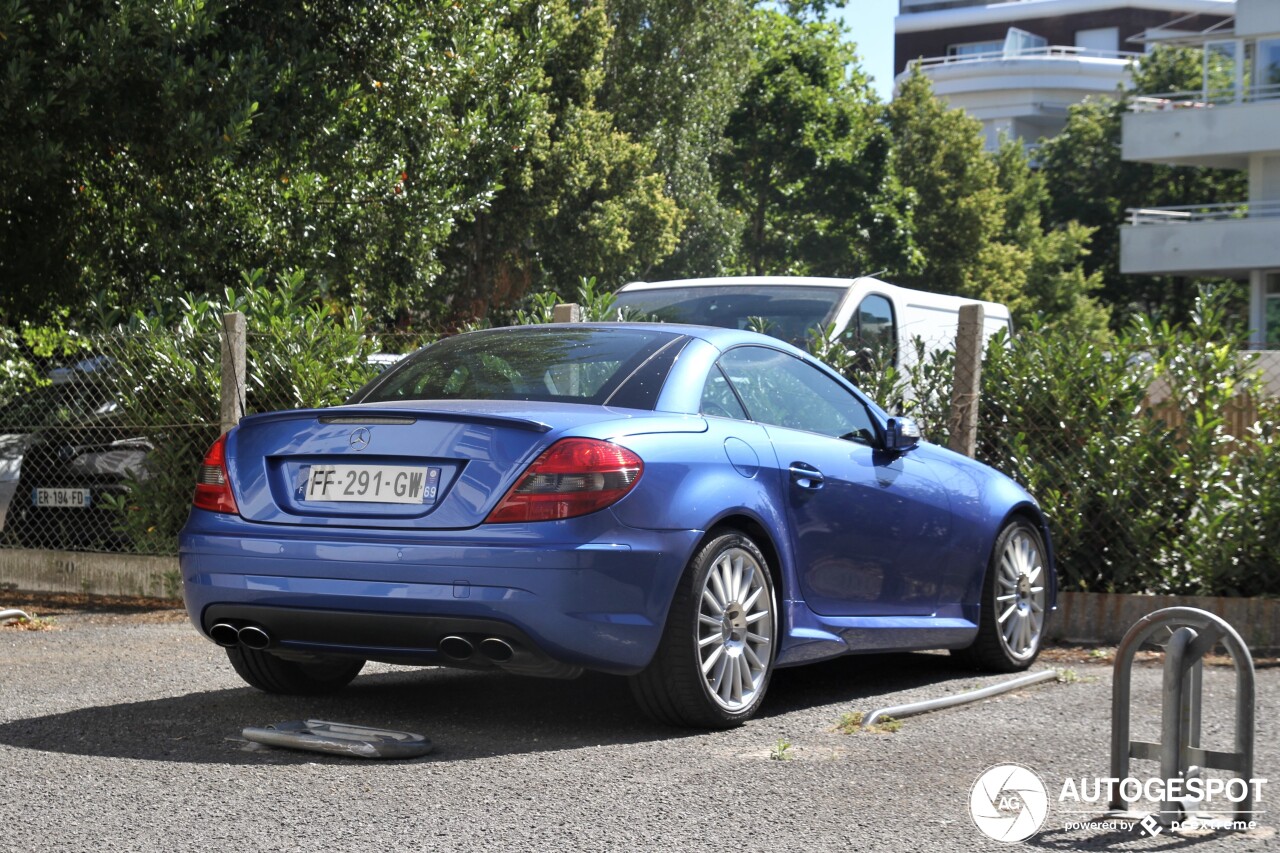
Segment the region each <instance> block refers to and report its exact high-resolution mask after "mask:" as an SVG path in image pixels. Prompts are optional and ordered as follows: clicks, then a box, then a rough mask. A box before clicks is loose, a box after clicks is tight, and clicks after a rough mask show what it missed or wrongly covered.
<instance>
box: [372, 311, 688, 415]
mask: <svg viewBox="0 0 1280 853" xmlns="http://www.w3.org/2000/svg"><path fill="white" fill-rule="evenodd" d="M683 340H685V338H684V336H683V335H680V334H679V333H676V332H667V331H660V330H647V329H631V328H625V327H622V328H593V327H583V328H576V329H566V328H545V329H539V328H520V329H493V330H488V331H483V332H472V333H470V334H465V335H458V336H457V337H453V338H447V339H445V340H443V341H440V342H438V343H435V344H432V345H431V346H429V347H427V348H426V349H424V350H421V351H420V352H418V353H416V354H414V355H412V356H409V357H408V358H406V359H405V360H404V361H402V362H401V363H399V364H397V365H396V366H395V367H393V368H391V369H390V370H388V371H387V372H386V373H385V374H384V375H383V376H382V377H380V378H379V379H377V380H375V381H374V382H372V383H370V384H369V385H367V386H366V387H365V388H362V389H361V390H360V391H357V392H356V394H355V395H354V396H353V397H352V398H351V399H350V400H349V401H348V402H350V403H383V402H392V401H397V400H540V401H544V402H565V403H593V404H596V405H614V406H623V407H626V408H652V407H653V406H654V405H655V404H656V403H657V399H658V392H659V391H660V390H661V387H662V383H663V382H664V381H665V379H666V373H667V370H668V369H669V368H670V366H671V363H672V362H673V361H674V360H675V356H676V353H677V352H678V351H679V349H680V346H679V345H675V344H676V342H678V341H683Z"/></svg>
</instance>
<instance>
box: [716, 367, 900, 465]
mask: <svg viewBox="0 0 1280 853" xmlns="http://www.w3.org/2000/svg"><path fill="white" fill-rule="evenodd" d="M720 366H721V367H722V368H723V370H724V372H725V375H726V376H728V377H729V381H730V382H732V383H733V387H734V388H735V389H737V391H738V394H740V395H741V397H742V399H743V401H744V402H745V403H746V406H747V414H749V415H750V416H751V418H752V420H756V421H759V422H760V423H764V424H773V425H775V426H783V427H788V428H790V429H799V430H805V431H807V432H816V433H819V434H821V435H828V436H831V437H832V438H846V439H849V440H851V441H857V442H860V443H862V444H873V443H874V442H875V434H876V433H875V427H874V425H873V422H872V420H871V414H870V413H869V412H868V411H867V407H866V406H864V405H863V404H862V401H861V400H859V399H858V398H857V397H855V396H853V395H852V394H850V393H849V392H848V391H847V390H845V388H844V387H843V386H841V385H840V384H839V383H838V382H836V381H835V380H834V379H832V378H831V377H830V376H828V375H827V374H825V373H823V372H822V371H821V370H818V369H817V368H816V367H813V366H812V365H809V364H806V363H805V362H803V361H801V360H800V359H798V358H795V357H794V356H790V355H787V354H786V353H783V352H779V351H777V350H773V349H768V348H766V347H754V346H746V347H738V348H736V349H732V350H729V351H728V352H727V353H725V354H724V355H723V356H722V357H721V359H720Z"/></svg>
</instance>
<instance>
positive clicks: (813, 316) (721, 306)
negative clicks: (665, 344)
mask: <svg viewBox="0 0 1280 853" xmlns="http://www.w3.org/2000/svg"><path fill="white" fill-rule="evenodd" d="M847 292H848V289H847V288H844V287H838V286H836V287H832V286H823V285H796V284H725V285H705V286H698V287H664V288H653V289H648V288H646V289H644V290H628V291H623V292H622V293H619V294H618V295H617V302H616V305H617V307H618V309H620V310H622V311H624V312H626V313H624V315H623V316H625V317H626V318H627V319H636V320H641V319H645V320H648V319H654V320H660V321H662V322H664V323H691V324H693V325H700V326H721V327H724V328H727V329H751V330H753V331H757V332H764V333H765V334H766V335H772V336H773V337H775V338H781V339H782V340H784V341H787V342H789V343H792V344H795V345H796V346H800V347H803V346H805V345H806V344H807V343H808V341H809V334H810V332H811V331H813V330H815V329H816V330H819V331H821V329H822V328H823V327H825V326H826V325H827V324H828V323H830V322H831V321H832V320H833V319H834V317H835V312H836V308H837V307H838V306H839V304H840V300H841V299H843V298H844V295H845V293H847Z"/></svg>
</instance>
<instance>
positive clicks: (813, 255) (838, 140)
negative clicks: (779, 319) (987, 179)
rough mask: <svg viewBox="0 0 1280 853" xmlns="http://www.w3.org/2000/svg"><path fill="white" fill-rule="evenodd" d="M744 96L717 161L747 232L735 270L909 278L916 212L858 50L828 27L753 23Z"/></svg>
mask: <svg viewBox="0 0 1280 853" xmlns="http://www.w3.org/2000/svg"><path fill="white" fill-rule="evenodd" d="M755 26H756V30H755V35H756V48H755V50H754V53H753V62H752V65H751V69H750V75H749V78H748V82H747V85H746V88H745V89H744V91H743V94H742V98H741V100H740V101H739V103H738V106H737V108H736V109H735V110H734V111H733V112H732V113H731V114H730V116H729V123H728V126H727V128H726V134H727V136H728V140H729V142H728V147H727V150H726V151H725V153H724V154H723V155H722V156H721V157H720V158H719V160H718V161H717V173H718V178H719V181H720V194H721V198H722V199H723V200H724V201H725V203H726V204H727V205H728V206H729V207H731V208H732V209H733V210H735V211H736V212H737V213H738V215H739V216H740V217H741V219H742V220H743V222H744V227H743V231H742V236H741V240H740V245H741V248H740V260H739V261H738V262H737V264H736V267H737V268H738V269H739V270H740V271H742V272H747V273H752V274H757V275H759V274H764V273H768V274H808V275H838V276H855V275H860V274H865V273H869V272H872V271H874V270H876V269H878V268H881V267H892V268H895V269H899V268H912V267H914V265H915V263H916V258H915V255H914V252H913V246H912V243H911V224H910V223H911V212H910V210H909V208H908V205H907V203H906V194H905V193H904V192H903V191H902V188H901V186H900V184H899V183H898V180H897V179H896V177H895V173H894V170H893V168H892V165H891V162H890V145H891V140H890V138H889V135H888V134H887V133H886V131H885V128H884V126H883V125H882V124H881V122H880V121H879V117H880V112H881V108H880V106H879V104H878V103H877V102H876V100H875V96H874V94H873V92H872V90H871V86H870V82H869V81H868V79H867V77H866V75H864V74H863V73H862V72H861V71H860V70H858V69H857V68H856V67H852V68H851V66H854V64H855V62H856V56H855V54H854V52H853V48H852V46H851V45H849V44H848V43H846V42H844V41H842V40H841V34H840V30H839V28H838V27H837V26H835V25H833V24H827V23H823V22H815V21H810V22H804V21H798V20H796V19H794V18H791V17H788V16H786V15H783V14H781V13H778V12H773V11H760V12H758V13H757V15H756V25H755Z"/></svg>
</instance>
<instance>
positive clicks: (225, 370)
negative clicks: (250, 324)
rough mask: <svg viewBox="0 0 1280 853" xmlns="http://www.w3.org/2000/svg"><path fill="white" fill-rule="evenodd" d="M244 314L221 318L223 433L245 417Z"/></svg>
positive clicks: (235, 313)
mask: <svg viewBox="0 0 1280 853" xmlns="http://www.w3.org/2000/svg"><path fill="white" fill-rule="evenodd" d="M244 351H245V327H244V314H241V313H240V312H239V311H233V312H232V313H230V314H223V315H222V397H221V414H222V431H223V432H226V431H227V430H229V429H231V428H232V427H233V426H235V425H236V424H238V423H240V418H242V417H243V416H244V404H245V400H244V388H245V375H244V374H245V358H244Z"/></svg>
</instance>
